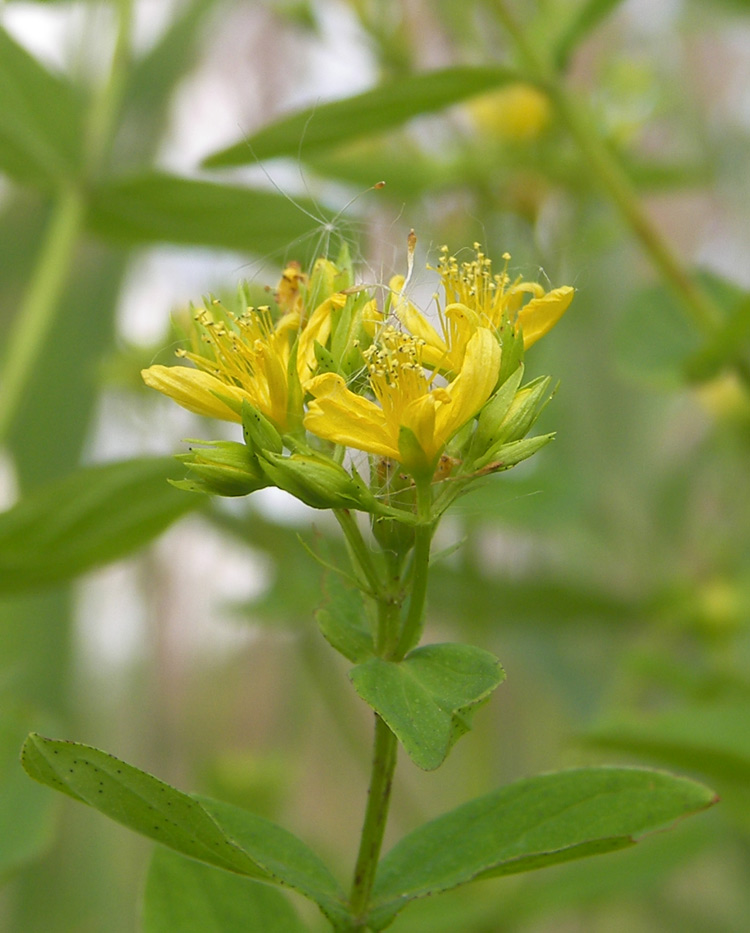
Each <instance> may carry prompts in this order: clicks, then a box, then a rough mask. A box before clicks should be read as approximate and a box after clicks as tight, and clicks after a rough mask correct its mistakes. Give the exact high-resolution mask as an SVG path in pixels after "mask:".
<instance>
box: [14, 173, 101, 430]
mask: <svg viewBox="0 0 750 933" xmlns="http://www.w3.org/2000/svg"><path fill="white" fill-rule="evenodd" d="M83 216H84V201H83V198H82V197H81V195H80V193H79V192H78V191H76V190H75V189H74V188H69V189H67V190H65V191H62V192H61V193H60V195H59V197H58V199H57V201H56V203H55V204H54V206H53V209H52V216H51V217H50V220H49V223H48V225H47V230H46V232H45V235H44V240H43V242H42V245H41V250H40V253H39V258H38V260H37V266H36V270H35V272H34V276H33V278H32V280H31V283H30V286H29V289H28V291H27V292H26V295H25V297H24V300H23V303H22V304H21V307H20V308H19V309H18V311H17V313H16V315H15V317H14V320H13V327H12V330H11V333H10V335H9V338H8V343H7V352H6V357H5V363H4V367H3V383H2V385H3V404H2V406H0V442H2V441H3V440H5V439H6V438H7V435H8V431H9V430H10V428H11V426H12V424H13V419H14V417H15V414H16V412H17V411H18V407H19V405H20V403H21V400H22V398H23V395H24V392H25V391H26V388H27V386H28V384H29V381H30V379H31V376H32V373H33V371H34V367H35V366H36V364H37V360H38V359H39V356H40V354H41V350H42V347H43V346H44V343H45V340H46V339H47V336H48V334H49V332H50V330H51V328H52V324H53V323H54V320H55V313H56V311H57V308H58V305H59V302H60V296H61V295H62V292H63V289H64V288H65V284H66V282H67V280H68V272H69V269H70V265H71V261H72V257H73V252H74V251H75V247H76V243H77V241H78V237H79V235H80V232H81V229H82V227H83Z"/></svg>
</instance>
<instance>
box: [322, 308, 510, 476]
mask: <svg viewBox="0 0 750 933" xmlns="http://www.w3.org/2000/svg"><path fill="white" fill-rule="evenodd" d="M424 349H425V343H424V341H423V340H421V339H420V338H419V337H415V336H413V335H411V334H405V333H403V332H402V331H400V330H397V329H396V328H394V327H391V326H386V327H384V328H383V330H382V332H381V333H380V334H379V335H378V338H377V340H376V342H375V343H373V344H372V346H370V347H369V348H368V349H367V350H365V351H364V357H365V362H366V365H367V371H368V376H369V385H370V388H371V390H372V394H373V395H374V397H375V401H373V400H371V399H369V398H365V397H363V396H362V395H357V394H355V393H354V392H352V391H351V390H350V389H348V388H347V386H346V382H345V381H344V379H343V378H342V377H341V376H339V375H338V374H336V373H325V374H323V375H320V376H317V377H316V378H315V379H313V380H312V381H311V382H310V383H309V384H308V386H307V391H308V392H309V393H310V394H311V395H312V396H313V400H312V401H311V402H310V405H309V408H308V412H307V415H306V416H305V419H304V425H305V427H306V428H307V429H308V430H309V431H311V432H312V433H313V434H317V435H318V437H321V438H324V439H326V440H331V441H334V442H335V443H337V444H342V445H345V446H347V447H354V448H357V449H358V450H364V451H367V452H368V453H372V454H376V455H379V456H383V457H391V458H393V459H395V460H397V461H399V462H400V463H402V464H403V466H404V467H405V468H406V469H407V470H416V469H419V470H422V469H425V468H429V467H430V466H432V467H434V464H435V461H436V460H437V457H438V456H439V454H440V452H441V451H442V449H443V448H444V446H445V444H446V443H447V442H448V441H449V440H450V439H451V438H452V437H453V435H454V434H455V433H456V432H457V431H458V430H459V429H460V428H461V427H463V425H464V424H466V422H467V421H469V419H471V418H472V417H473V416H474V415H475V414H476V413H477V412H478V411H479V409H480V408H481V407H482V406H483V405H484V403H485V402H486V401H487V399H488V398H489V397H490V395H491V394H492V391H493V390H494V388H495V384H496V382H497V377H498V371H499V366H500V346H499V344H498V342H497V340H496V338H495V336H494V334H492V332H491V331H489V330H487V328H484V327H479V328H477V329H476V331H475V332H474V334H473V335H472V336H471V338H470V339H469V341H468V343H467V345H466V351H465V354H464V359H463V365H462V367H461V370H460V372H458V374H457V375H456V376H455V378H454V379H453V380H452V381H451V382H449V383H448V384H447V385H444V386H442V385H440V386H439V385H437V383H436V379H437V377H436V375H435V373H429V372H427V371H426V370H425V369H424V360H423V356H422V354H423V352H424ZM402 428H407V429H408V430H409V431H411V432H412V434H413V436H414V438H415V439H416V442H417V444H418V446H419V451H413V450H409V451H406V450H404V449H403V445H402V444H400V439H401V436H402Z"/></svg>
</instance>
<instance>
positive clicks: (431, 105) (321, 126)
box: [203, 67, 518, 168]
mask: <svg viewBox="0 0 750 933" xmlns="http://www.w3.org/2000/svg"><path fill="white" fill-rule="evenodd" d="M517 79H518V75H517V74H516V73H515V72H512V71H510V70H509V69H507V68H500V67H482V68H468V67H458V68H445V69H443V70H441V71H428V72H424V73H422V74H416V75H409V76H407V77H403V78H400V79H399V80H398V81H393V82H391V83H389V84H384V85H381V86H380V87H376V88H374V89H373V90H372V91H366V92H365V93H363V94H357V95H356V96H354V97H347V98H346V99H345V100H337V101H333V102H331V103H328V104H320V105H319V106H316V107H310V108H308V109H307V110H302V111H298V112H297V113H293V114H291V115H290V116H288V117H284V118H282V119H281V120H278V121H277V122H276V123H272V124H270V125H269V126H266V127H264V128H263V129H262V130H260V131H259V132H258V133H255V135H253V136H250V137H247V138H245V139H242V140H240V141H239V142H238V143H236V144H235V145H233V146H230V147H229V148H227V149H222V150H221V151H220V152H216V153H214V154H213V155H211V156H209V157H208V158H207V159H206V160H205V161H204V163H203V164H204V166H206V167H210V168H218V167H220V166H229V165H246V164H248V163H250V162H258V161H262V160H264V159H273V158H276V157H278V156H292V157H295V158H299V157H300V155H301V156H302V157H305V158H306V157H307V156H309V155H311V154H313V153H318V152H321V151H323V150H325V149H328V148H330V147H332V146H337V145H339V144H340V143H350V142H352V141H353V140H355V139H357V138H359V137H364V136H372V135H374V134H376V133H380V132H382V131H383V130H390V129H393V128H394V127H397V126H400V125H401V124H402V123H405V122H406V121H407V120H410V119H411V118H412V117H416V116H419V115H420V114H423V113H432V112H434V111H436V110H442V109H443V108H444V107H448V106H450V105H451V104H456V103H458V102H459V101H462V100H466V99H467V98H468V97H473V96H474V95H475V94H481V93H483V92H484V91H489V90H491V89H492V88H495V87H499V86H500V85H502V84H506V83H508V82H509V81H515V80H517Z"/></svg>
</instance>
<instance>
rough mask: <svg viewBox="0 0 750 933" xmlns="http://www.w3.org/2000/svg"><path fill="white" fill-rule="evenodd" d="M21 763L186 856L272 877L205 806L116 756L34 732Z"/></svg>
mask: <svg viewBox="0 0 750 933" xmlns="http://www.w3.org/2000/svg"><path fill="white" fill-rule="evenodd" d="M21 763H22V764H23V766H24V768H25V769H26V772H27V774H28V775H29V776H30V777H32V778H34V780H35V781H39V782H40V783H41V784H46V785H47V786H48V787H52V788H53V789H54V790H58V791H60V792H61V793H63V794H67V795H68V796H69V797H72V798H73V799H74V800H78V801H80V802H81V803H87V804H88V805H89V806H91V807H93V808H94V809H95V810H99V812H100V813H104V814H105V815H106V816H108V817H110V819H113V820H115V821H116V822H118V823H122V824H123V825H124V826H127V827H128V828H129V829H132V830H135V832H137V833H140V834H141V835H143V836H147V837H148V838H149V839H154V840H156V841H157V842H161V843H163V844H164V845H166V846H170V847H171V848H173V849H176V850H177V851H178V852H182V853H183V855H189V856H190V857H191V858H196V859H198V860H199V861H203V862H208V863H209V864H210V865H217V866H218V867H219V868H224V869H226V870H227V871H234V872H238V873H239V874H243V875H248V876H250V877H252V878H262V879H264V880H266V879H268V878H269V875H268V872H266V871H265V869H263V868H262V867H261V866H259V865H256V864H255V863H254V862H253V861H252V860H251V859H250V857H249V856H248V855H247V854H246V853H245V852H243V851H242V849H241V848H239V847H238V846H237V845H236V844H235V842H234V841H233V840H232V839H230V838H229V836H227V834H226V833H224V832H223V831H222V830H221V829H220V828H219V827H218V826H217V825H216V823H215V822H214V820H212V819H211V817H210V816H209V815H208V813H207V812H206V811H205V810H204V808H203V807H202V806H201V804H200V803H198V802H197V801H195V800H193V799H192V798H191V797H188V795H187V794H183V793H182V792H181V791H178V790H176V789H175V788H174V787H170V786H169V784H165V783H164V782H163V781H160V780H158V779H157V778H155V777H153V776H152V775H150V774H147V773H146V772H145V771H140V770H139V769H138V768H134V767H133V766H132V765H129V764H126V763H125V762H124V761H120V759H119V758H115V757H114V756H113V755H109V754H107V753H106V752H102V751H100V750H99V749H97V748H91V747H89V746H88V745H81V744H79V743H78V742H64V741H58V740H55V739H46V738H44V737H43V736H41V735H37V734H36V733H34V732H32V733H31V734H30V735H29V737H28V738H27V739H26V741H25V742H24V745H23V749H22V751H21Z"/></svg>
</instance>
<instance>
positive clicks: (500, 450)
mask: <svg viewBox="0 0 750 933" xmlns="http://www.w3.org/2000/svg"><path fill="white" fill-rule="evenodd" d="M554 436H555V435H554V433H552V434H540V435H539V436H538V437H524V438H523V439H521V440H518V441H511V442H510V443H508V444H499V445H498V446H496V447H493V448H492V450H489V451H487V453H486V454H485V455H484V456H483V457H480V458H479V459H478V460H477V461H475V463H474V468H475V471H476V472H479V473H497V472H500V471H501V470H509V469H510V468H511V467H514V466H515V465H516V464H517V463H520V462H521V461H522V460H528V458H529V457H532V456H533V455H534V454H535V453H536V452H537V451H538V450H541V449H542V447H544V446H545V445H547V444H549V442H550V441H551V440H552V439H553V438H554Z"/></svg>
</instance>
